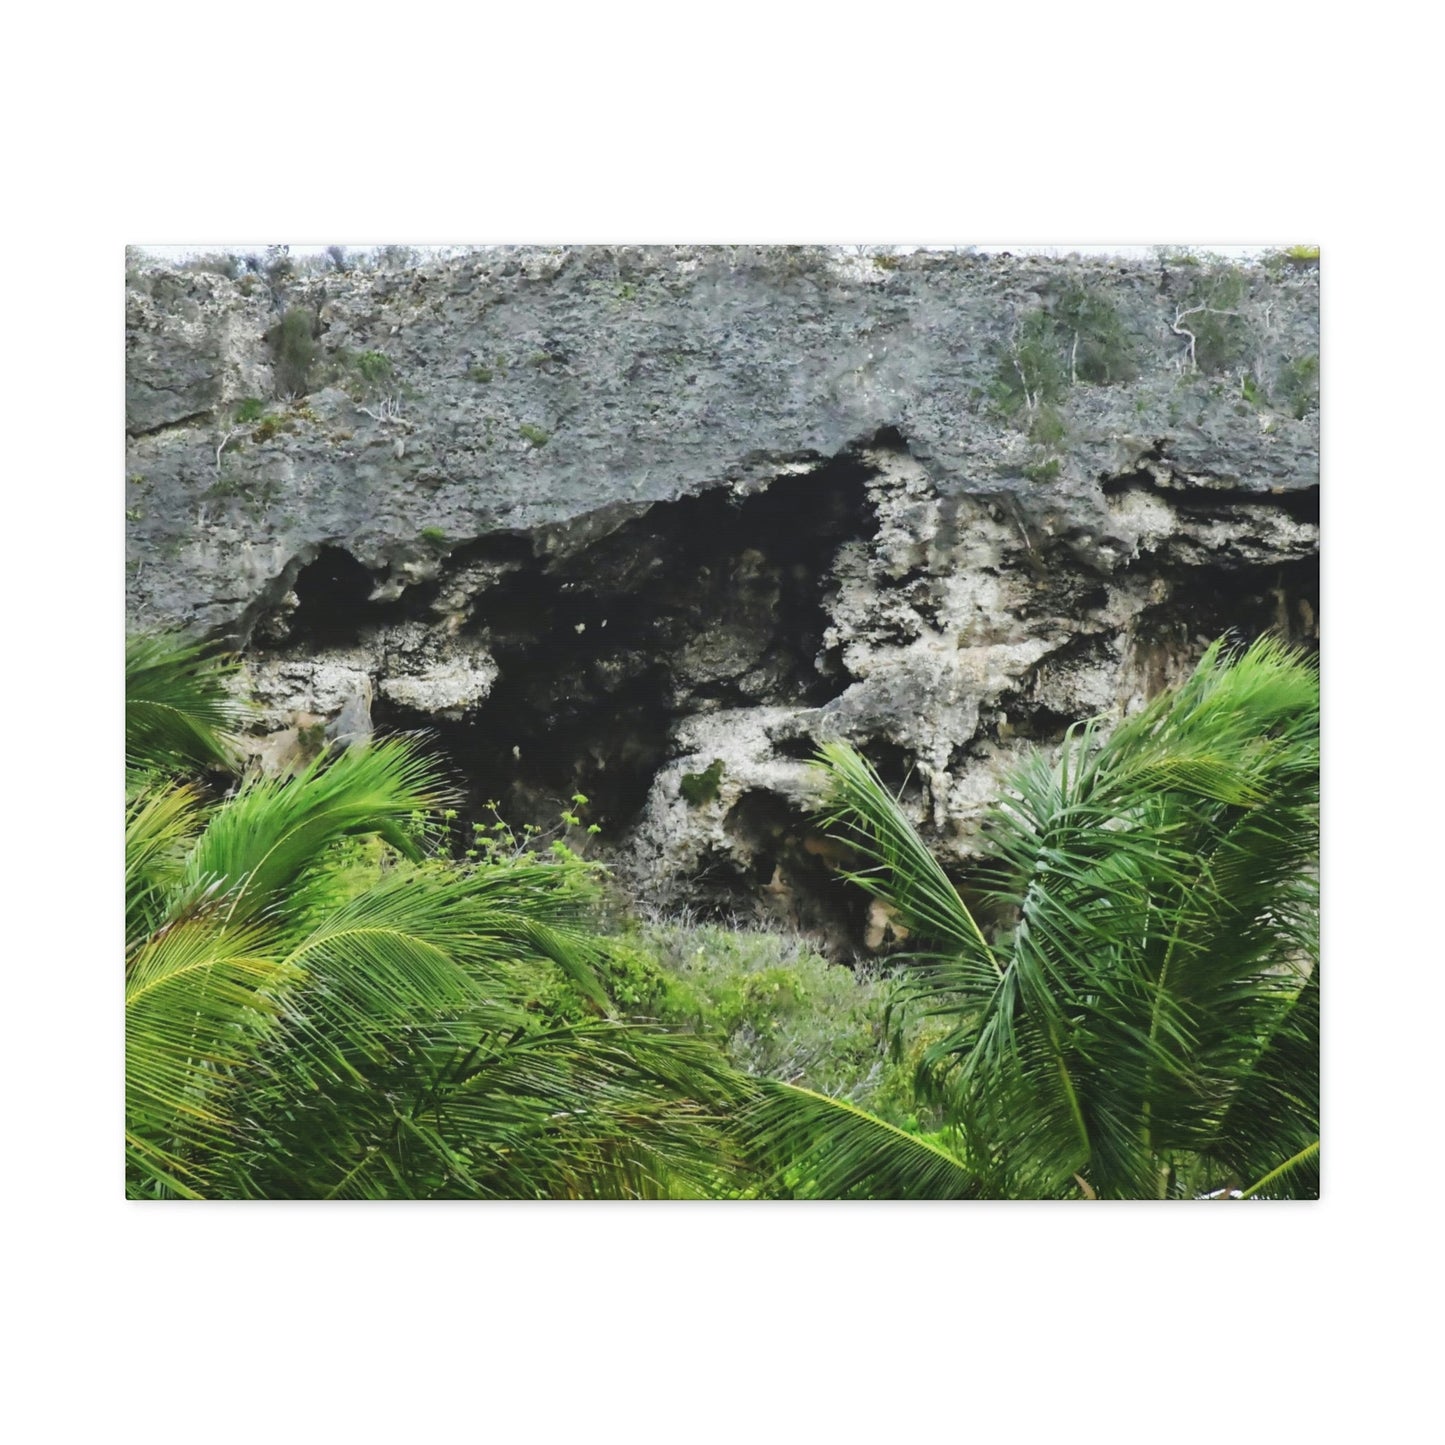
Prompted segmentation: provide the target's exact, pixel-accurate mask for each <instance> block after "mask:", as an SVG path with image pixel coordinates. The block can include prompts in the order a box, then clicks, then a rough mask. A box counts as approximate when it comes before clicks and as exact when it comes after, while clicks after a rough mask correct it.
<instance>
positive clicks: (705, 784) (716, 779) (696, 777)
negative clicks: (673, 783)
mask: <svg viewBox="0 0 1445 1445" xmlns="http://www.w3.org/2000/svg"><path fill="white" fill-rule="evenodd" d="M722 775H723V764H722V759H721V758H714V759H713V760H712V763H711V764H710V765H709V766H708V767H707V768H705V769H704V770H703V771H702V772H700V773H684V774H683V775H682V779H681V781H680V782H679V783H678V785H677V787H678V791H679V792H680V793H681V794H682V796H683V797H684V798H686V799H687V801H688V803H689V804H690V805H691V806H692V807H694V808H703V807H706V806H707V804H709V803H712V802H715V801H716V800H717V795H718V785H719V784H720V783H721V782H722Z"/></svg>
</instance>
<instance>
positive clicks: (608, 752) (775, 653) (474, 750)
mask: <svg viewBox="0 0 1445 1445" xmlns="http://www.w3.org/2000/svg"><path fill="white" fill-rule="evenodd" d="M872 474H873V472H872V469H871V468H870V467H868V466H867V465H866V464H864V463H863V462H861V461H860V460H858V459H857V458H855V457H853V456H851V455H850V456H844V457H842V458H839V459H835V460H833V461H830V462H827V463H824V464H822V465H820V466H818V467H817V468H816V469H815V470H813V471H811V472H808V473H804V474H800V475H786V476H782V477H779V478H777V479H775V480H774V481H773V482H772V483H771V484H770V485H769V486H767V487H766V488H765V489H763V490H760V491H757V492H754V493H751V494H749V495H742V496H740V495H737V494H736V493H734V492H733V491H732V490H731V489H728V488H725V487H718V488H713V489H711V490H708V491H705V492H702V493H699V494H696V495H692V496H685V497H681V498H678V499H676V500H674V501H670V502H661V503H657V504H655V505H653V506H652V507H650V508H648V509H647V510H646V511H645V512H643V513H641V514H640V515H637V516H633V517H630V518H628V519H627V520H625V521H623V522H622V523H621V524H620V525H618V526H617V527H616V528H615V529H614V530H613V531H611V532H609V533H607V534H606V535H604V536H601V537H599V538H597V539H596V540H593V541H591V542H589V543H588V544H587V545H585V546H583V547H580V548H576V549H573V550H562V551H560V552H558V553H555V554H552V555H543V556H535V555H532V553H531V550H530V548H523V547H522V546H519V545H517V544H515V543H513V544H511V545H509V546H508V547H507V549H506V551H507V558H506V560H507V561H508V562H509V564H510V566H509V568H508V570H507V571H506V572H505V573H503V574H502V575H500V576H499V577H498V578H497V579H496V580H495V581H494V582H493V583H492V584H491V585H489V586H488V587H487V588H486V589H485V590H484V591H483V592H482V593H481V594H480V595H479V596H478V597H477V598H476V599H475V603H474V607H473V610H472V616H471V619H470V621H469V622H468V623H467V633H468V635H470V636H473V637H474V638H475V639H476V641H477V642H478V643H479V644H480V645H481V646H484V647H485V648H486V650H487V651H488V652H489V653H490V654H491V656H492V658H493V659H494V660H495V662H496V664H497V667H498V670H499V675H498V678H497V681H496V683H495V684H494V686H493V688H492V691H491V693H490V695H489V696H488V697H487V699H486V701H485V702H484V703H483V704H482V705H481V706H480V707H479V708H478V709H477V710H476V711H475V712H474V713H471V714H469V715H468V716H467V717H466V718H465V719H463V720H462V721H459V722H446V721H440V722H439V721H438V720H436V719H434V718H431V717H427V716H423V715H420V714H416V713H411V712H408V711H407V710H406V709H405V708H401V707H398V706H396V705H395V704H389V703H386V702H384V701H382V700H378V703H377V705H376V708H375V711H374V717H375V720H376V722H377V725H378V726H379V727H385V728H393V729H415V728H418V727H428V728H431V729H432V730H433V731H434V732H435V733H436V735H437V739H438V743H439V744H440V746H442V747H443V748H444V749H445V750H446V751H447V752H448V754H449V756H450V757H451V759H452V760H453V762H454V763H455V765H456V767H457V768H458V769H459V770H460V772H461V773H462V775H463V776H464V778H465V780H466V784H467V789H468V792H469V794H470V797H471V800H472V804H473V807H474V808H476V809H477V810H478V811H481V810H482V809H483V806H484V805H485V804H486V803H488V802H491V801H496V802H497V803H498V804H499V805H500V810H501V812H502V815H503V817H505V818H506V819H507V821H508V822H510V823H511V824H512V825H513V826H522V825H524V824H527V823H532V824H535V825H537V826H539V827H544V828H545V827H550V826H551V825H552V824H554V823H555V822H556V821H557V817H558V814H559V813H560V812H561V810H562V809H564V808H566V807H567V806H568V805H569V803H570V800H571V798H572V796H573V795H574V794H576V793H582V794H585V795H586V796H587V798H588V799H589V803H588V805H587V807H586V809H585V810H584V812H585V817H586V821H587V822H589V823H591V822H596V823H597V824H598V825H599V826H600V827H601V828H602V830H603V834H604V837H605V838H607V839H611V840H616V839H618V838H620V837H621V836H622V835H623V834H625V832H626V831H627V829H628V828H629V827H630V826H631V825H632V823H633V822H634V821H635V820H636V818H637V817H638V815H639V814H640V812H641V810H642V808H643V805H644V803H645V802H646V799H647V794H648V790H649V789H650V787H651V785H652V780H653V777H654V776H655V774H656V773H657V771H658V769H659V768H661V767H662V766H663V764H664V763H665V762H666V761H667V759H668V757H669V753H670V750H671V748H672V733H673V728H674V726H675V724H676V723H677V722H678V721H679V720H680V719H681V718H684V717H687V716H690V715H693V714H696V713H705V712H711V711H715V710H717V709H721V708H732V707H749V706H758V705H763V704H775V703H783V704H788V705H803V706H816V705H818V704H820V703H822V702H825V701H826V700H827V699H828V698H830V697H832V696H833V695H835V693H836V692H837V689H838V687H839V686H840V685H841V681H840V676H839V674H838V663H837V660H836V658H834V657H830V656H828V655H826V654H825V650H824V646H823V639H824V633H825V631H826V628H827V626H828V622H829V616H828V610H827V601H828V595H829V589H830V587H831V586H832V585H833V583H832V566H833V561H834V558H835V555H836V553H837V550H838V548H839V547H840V546H841V545H842V544H843V543H844V542H845V541H848V540H853V539H857V538H862V537H864V536H866V535H868V534H869V532H870V530H871V529H872V527H874V526H875V525H876V520H875V519H874V517H873V512H872V507H871V504H870V502H869V498H868V493H867V480H868V478H869V477H870V476H871V475H872ZM463 560H465V559H463Z"/></svg>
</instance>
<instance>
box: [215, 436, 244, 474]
mask: <svg viewBox="0 0 1445 1445" xmlns="http://www.w3.org/2000/svg"><path fill="white" fill-rule="evenodd" d="M240 430H241V428H240V427H238V426H233V427H228V428H227V429H226V434H225V436H223V437H222V438H221V445H220V446H218V447H217V448H216V475H217V476H218V477H219V476H220V475H221V453H222V452H223V451H225V450H226V443H227V442H229V441H230V440H231V438H232V437H233V436H235V435H236V433H237V432H238V431H240Z"/></svg>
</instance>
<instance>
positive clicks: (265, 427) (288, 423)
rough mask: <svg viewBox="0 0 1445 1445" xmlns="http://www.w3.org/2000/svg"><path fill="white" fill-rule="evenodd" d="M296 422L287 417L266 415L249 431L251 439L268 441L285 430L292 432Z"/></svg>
mask: <svg viewBox="0 0 1445 1445" xmlns="http://www.w3.org/2000/svg"><path fill="white" fill-rule="evenodd" d="M295 430H296V423H295V422H294V421H292V420H291V419H289V418H287V417H279V416H268V417H266V418H265V419H264V420H263V421H262V422H261V423H260V424H259V425H258V426H257V427H256V429H255V431H253V432H252V433H251V436H252V438H253V440H255V441H258V442H269V441H272V440H273V439H274V438H276V437H278V436H281V435H283V434H284V433H286V432H294V431H295Z"/></svg>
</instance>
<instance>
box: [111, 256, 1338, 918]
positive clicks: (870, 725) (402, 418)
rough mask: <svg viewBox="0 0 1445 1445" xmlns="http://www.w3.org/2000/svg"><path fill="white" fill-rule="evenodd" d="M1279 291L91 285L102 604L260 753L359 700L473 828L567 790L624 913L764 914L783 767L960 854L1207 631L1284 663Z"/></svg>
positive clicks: (1091, 286) (788, 782)
mask: <svg viewBox="0 0 1445 1445" xmlns="http://www.w3.org/2000/svg"><path fill="white" fill-rule="evenodd" d="M1318 297H1319V289H1318V272H1317V271H1316V270H1314V269H1312V268H1308V267H1298V266H1291V265H1287V264H1283V263H1282V262H1281V263H1278V264H1276V263H1270V262H1265V263H1260V264H1252V265H1249V266H1246V267H1243V268H1233V267H1227V266H1221V265H1213V264H1210V263H1208V262H1203V263H1200V262H1190V261H1189V260H1188V259H1187V258H1175V259H1172V260H1163V261H1157V262H1142V261H1115V262H1108V261H1088V262H1083V261H1078V260H1053V259H1041V258H1013V257H1006V256H1003V257H988V258H985V257H980V256H975V255H969V254H961V253H943V254H941V253H927V252H918V253H914V254H911V255H907V256H899V255H894V254H885V253H878V254H870V253H867V252H864V251H861V250H857V249H841V248H831V249H829V248H779V247H771V248H769V247H762V248H759V247H723V248H706V247H656V248H641V249H639V248H602V247H577V248H552V249H538V248H521V249H507V248H491V249H487V250H482V251H477V252H474V253H470V254H468V255H465V256H462V257H459V258H452V259H448V260H439V261H436V262H432V263H428V264H425V265H422V266H419V267H415V268H400V269H388V268H386V267H384V266H383V267H370V268H364V267H357V268H353V269H350V270H348V271H346V272H340V271H317V272H314V273H310V274H301V275H296V276H292V277H290V278H289V279H284V280H283V279H275V280H268V279H267V278H265V277H262V276H259V275H254V274H242V275H240V276H239V277H238V278H236V279H234V280H233V279H229V278H227V277H225V276H223V275H217V274H212V273H210V272H198V271H185V270H173V269H168V268H166V267H162V266H147V267H142V268H138V269H136V268H133V269H132V270H131V272H130V273H129V274H128V276H127V309H126V321H127V334H126V346H127V375H126V381H127V388H126V396H127V434H128V440H127V467H126V473H127V509H128V511H127V516H128V529H127V545H128V554H127V555H128V566H127V608H128V614H129V617H130V619H131V621H132V622H133V624H135V625H146V626H181V627H184V628H187V629H189V630H191V631H193V632H197V633H205V634H209V635H212V636H217V637H224V638H228V639H230V640H231V641H233V642H234V643H235V644H237V645H238V646H241V647H242V648H243V649H244V650H245V653H246V657H247V669H248V672H247V676H248V680H249V682H250V684H251V685H252V686H253V687H254V688H255V690H256V692H257V693H258V695H259V697H260V699H261V702H262V709H263V711H262V714H261V718H262V726H263V727H264V728H266V729H268V730H270V731H271V732H272V734H273V735H279V733H280V732H281V731H284V730H286V729H293V730H295V729H305V728H306V727H308V726H310V725H312V724H313V722H314V720H315V719H317V718H322V719H324V718H326V717H329V716H334V714H335V712H336V710H337V708H338V707H340V706H341V705H342V704H344V702H345V701H346V699H347V698H348V697H350V696H352V695H353V694H354V693H355V692H356V690H357V688H358V687H359V686H360V680H361V679H363V678H364V679H367V680H368V685H369V680H370V679H373V678H374V679H375V685H376V698H375V708H376V719H377V723H378V726H380V727H383V728H385V727H419V726H433V727H435V728H437V729H438V731H439V734H440V741H441V743H442V745H443V746H444V747H446V748H447V749H448V751H449V754H450V755H451V756H452V758H453V761H454V763H455V765H456V767H457V768H458V770H459V771H460V772H461V774H462V775H463V776H464V777H465V778H466V779H467V780H468V781H469V782H470V783H471V784H472V785H473V786H474V787H475V789H476V791H477V794H478V797H479V798H492V797H496V798H498V799H504V800H505V802H506V805H507V807H508V808H509V809H510V810H512V811H513V812H514V813H515V814H517V815H526V816H535V817H537V818H539V819H544V820H547V821H550V820H552V819H555V816H556V811H557V807H558V806H561V805H563V804H565V800H566V798H567V797H568V796H569V795H570V792H571V791H575V790H578V789H580V790H582V791H585V792H587V793H588V795H589V796H590V797H593V799H594V809H595V816H597V817H598V819H599V821H601V822H602V824H603V827H604V836H605V837H607V838H608V839H609V840H610V843H611V845H612V849H613V854H612V856H613V857H614V859H615V861H617V862H618V863H619V864H620V866H623V867H626V868H629V869H631V870H632V872H633V874H634V877H635V879H636V883H637V887H638V888H639V889H640V890H641V891H642V892H643V893H644V894H645V895H647V896H649V897H652V898H654V899H656V900H658V901H662V902H667V901H688V900H692V901H696V900H702V901H708V900H709V899H714V898H718V899H721V898H732V899H734V900H735V901H736V900H738V899H742V900H744V901H746V900H748V899H755V898H760V899H761V900H762V901H763V903H765V904H766V905H767V906H770V907H771V906H776V907H778V908H781V909H783V911H785V912H786V911H791V912H792V913H793V914H794V915H795V916H799V917H801V916H803V915H805V914H807V913H808V907H805V906H804V905H803V904H802V903H801V902H800V900H801V899H803V897H804V895H805V894H806V895H809V896H813V895H815V894H819V890H818V889H817V888H815V887H813V884H815V883H816V882H817V877H812V875H810V873H809V870H810V869H811V870H813V874H817V870H818V869H821V868H824V866H825V863H826V860H825V859H823V855H822V853H820V852H819V851H818V850H819V848H820V847H821V845H820V844H819V843H818V842H817V840H816V839H813V837H812V834H811V832H810V825H809V824H808V823H807V819H806V808H807V800H808V797H809V796H810V795H809V792H808V789H809V788H810V787H811V778H810V774H809V772H808V769H807V767H806V765H805V761H804V760H805V759H806V758H807V756H808V755H809V753H810V752H811V750H812V748H813V747H814V746H816V743H817V742H818V741H819V740H821V739H824V738H828V737H847V738H851V739H853V740H855V741H857V742H859V743H860V744H861V745H863V746H864V747H865V748H867V749H869V750H870V754H871V755H872V756H874V757H875V758H877V759H878V760H879V761H880V763H881V765H883V767H884V771H885V774H886V775H891V776H893V777H894V780H895V781H896V782H897V783H899V784H901V783H902V782H903V781H904V778H905V777H907V778H908V780H909V781H908V791H907V793H906V797H907V801H908V806H910V807H911V808H912V809H913V810H914V812H915V814H916V815H917V816H918V817H919V819H920V821H921V822H924V823H925V824H926V826H927V827H928V828H929V829H930V831H931V832H932V833H933V834H934V835H935V836H936V838H937V839H938V841H939V842H940V844H941V845H942V846H943V847H944V849H945V851H951V852H952V854H953V855H954V856H955V857H956V858H958V859H960V860H964V859H966V857H967V854H968V850H969V841H970V837H971V830H972V828H973V825H974V822H975V821H976V819H977V817H978V814H979V811H980V809H981V808H982V806H983V805H984V804H985V803H986V802H987V800H988V799H989V798H990V797H991V796H992V795H993V794H994V792H995V791H996V788H997V779H998V776H999V774H1000V772H1001V771H1002V770H1003V769H1005V768H1006V767H1007V766H1008V765H1009V763H1010V761H1011V760H1012V759H1013V758H1014V756H1015V755H1016V754H1017V752H1018V750H1019V749H1020V748H1021V747H1023V746H1025V745H1028V744H1032V743H1036V742H1041V743H1045V744H1047V743H1049V742H1051V741H1053V740H1056V739H1057V737H1058V736H1059V735H1060V734H1061V732H1062V729H1063V727H1064V726H1066V725H1067V723H1068V722H1071V721H1073V720H1074V719H1076V718H1078V717H1081V716H1085V715H1092V714H1095V713H1098V712H1102V711H1108V710H1109V709H1114V708H1118V709H1123V708H1128V707H1131V706H1135V705H1137V704H1138V703H1139V702H1140V701H1141V700H1142V699H1143V698H1145V697H1147V696H1149V695H1152V693H1153V692H1155V691H1157V690H1158V688H1159V687H1161V686H1163V685H1165V684H1166V683H1168V682H1170V681H1172V680H1174V679H1176V678H1177V677H1179V676H1180V675H1181V674H1182V673H1183V671H1184V670H1186V669H1187V668H1188V667H1189V666H1190V665H1192V663H1193V661H1194V660H1195V658H1197V656H1198V654H1199V652H1200V651H1201V650H1202V647H1203V646H1204V645H1205V643H1206V642H1207V641H1208V640H1210V639H1211V638H1212V637H1213V636H1215V635H1217V634H1218V633H1219V632H1221V631H1223V630H1225V629H1226V628H1229V627H1234V628H1237V629H1239V630H1241V631H1242V632H1243V633H1245V634H1246V635H1247V634H1250V633H1252V632H1257V631H1259V630H1262V629H1263V628H1265V627H1272V628H1275V629H1276V630H1280V631H1283V632H1284V633H1285V634H1286V635H1287V636H1290V637H1292V638H1293V639H1295V640H1297V641H1303V642H1306V643H1308V642H1311V641H1312V640H1313V639H1314V638H1315V637H1316V636H1317V633H1318V569H1317V547H1318V484H1319V475H1318V453H1319V414H1318V405H1317V382H1316V378H1317V375H1318V346H1319V335H1318V332H1319V320H1318ZM1200 307H1205V308H1208V309H1205V310H1200V309H1198V308H1200ZM292 310H298V311H300V310H304V312H305V314H306V315H307V316H308V317H310V318H313V320H314V326H313V330H314V333H315V335H314V347H315V353H316V354H315V357H314V359H312V360H311V361H310V364H309V375H308V376H307V386H306V390H305V394H303V395H295V396H292V397H290V398H286V399H283V398H278V397H277V396H276V391H277V385H278V383H277V379H276V378H277V376H278V374H279V372H280V371H281V370H282V368H281V366H280V355H279V351H280V348H281V346H282V342H281V340H280V334H281V329H282V328H281V325H280V323H281V319H282V318H283V317H284V316H285V315H286V314H287V313H288V311H292ZM1081 318H1082V319H1081ZM1190 330H1193V331H1194V332H1195V333H1196V341H1197V347H1196V353H1195V358H1194V361H1193V362H1191V358H1190V350H1189V347H1190V337H1189V335H1188V334H1187V333H1188V332H1189V331H1190ZM1101 356H1102V357H1103V360H1100V357H1101ZM294 372H295V368H294V366H293V367H292V368H291V370H290V373H289V374H290V375H291V376H292V377H293V379H294ZM268 746H269V749H270V755H271V756H272V757H275V756H277V755H278V750H277V745H276V743H275V740H274V736H273V741H272V743H271V744H270V745H268ZM258 751H260V752H263V753H264V752H266V751H267V749H266V748H262V747H261V745H260V744H258ZM283 751H284V750H283ZM714 759H718V760H721V761H722V763H723V772H722V784H721V786H720V789H719V792H718V796H717V798H716V799H715V800H712V801H711V802H709V803H707V804H706V805H705V806H695V805H693V804H691V803H689V802H688V801H687V800H686V799H685V798H684V797H683V796H682V795H681V794H680V792H679V787H680V783H681V780H682V778H683V776H684V775H685V774H689V773H694V772H700V771H701V770H703V769H705V768H707V767H708V766H709V764H710V763H711V762H712V761H713V760H714ZM820 860H822V861H820ZM818 876H821V875H818ZM810 877H812V881H811V882H810V881H809V880H810ZM810 890H811V893H810ZM822 892H826V889H823V890H822ZM815 911H816V910H815ZM825 911H826V910H825Z"/></svg>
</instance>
